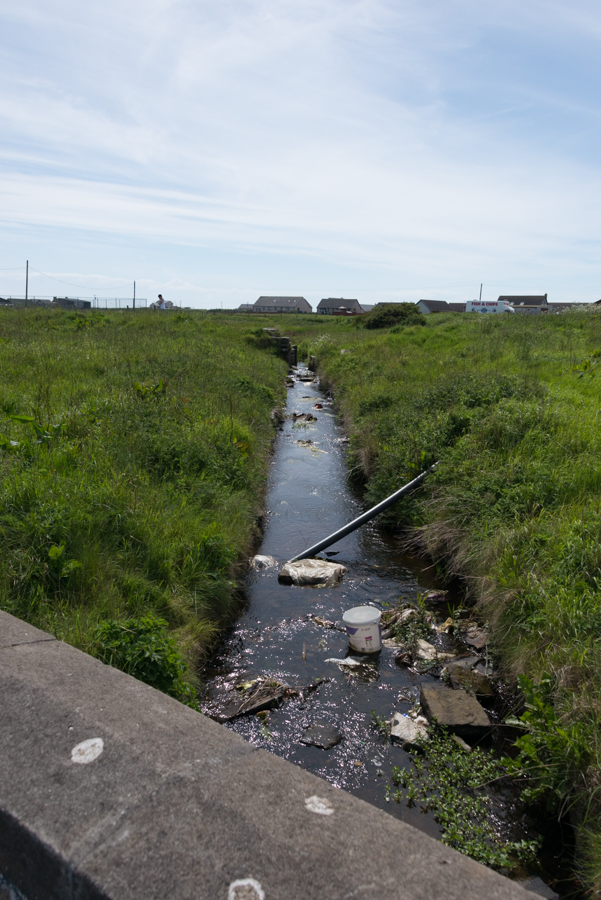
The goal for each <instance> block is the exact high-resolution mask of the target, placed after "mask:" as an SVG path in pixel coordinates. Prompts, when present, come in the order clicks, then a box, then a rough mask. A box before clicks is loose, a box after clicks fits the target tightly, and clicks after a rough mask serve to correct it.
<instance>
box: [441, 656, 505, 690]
mask: <svg viewBox="0 0 601 900" xmlns="http://www.w3.org/2000/svg"><path fill="white" fill-rule="evenodd" d="M447 670H448V672H449V679H450V681H451V686H452V687H454V688H465V690H468V691H472V692H473V693H474V694H476V696H477V697H493V696H494V693H495V692H494V691H493V688H492V684H491V683H490V678H487V677H486V675H481V674H480V672H473V671H470V669H468V668H466V667H465V666H457V665H455V663H449V665H448V666H447Z"/></svg>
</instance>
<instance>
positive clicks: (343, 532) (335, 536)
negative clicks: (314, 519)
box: [288, 463, 438, 562]
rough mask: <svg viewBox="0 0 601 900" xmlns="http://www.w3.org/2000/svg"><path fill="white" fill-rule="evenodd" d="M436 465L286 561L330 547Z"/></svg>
mask: <svg viewBox="0 0 601 900" xmlns="http://www.w3.org/2000/svg"><path fill="white" fill-rule="evenodd" d="M437 465H438V463H434V465H432V466H430V468H429V469H426V470H425V471H424V472H422V473H421V474H420V475H418V476H417V478H414V479H413V481H410V482H409V483H408V484H406V485H404V486H403V487H402V488H399V490H398V491H395V493H394V494H391V495H390V497H387V498H386V499H385V500H382V501H381V502H380V503H378V504H377V506H373V507H372V508H371V509H368V510H367V512H364V513H363V514H362V515H360V516H358V518H356V519H353V521H352V522H349V524H348V525H344V527H343V528H339V529H338V531H335V532H334V534H331V535H330V536H329V537H327V538H324V539H323V541H319V543H318V544H313V546H312V547H309V549H308V550H303V552H302V553H299V554H298V555H297V556H293V557H292V559H289V560H288V562H296V561H297V560H299V559H308V558H309V557H311V556H314V555H315V554H316V553H319V551H320V550H325V549H326V547H330V546H331V545H332V544H335V543H336V542H337V541H339V540H341V539H342V538H343V537H346V535H347V534H350V533H351V531H355V529H356V528H359V527H360V526H361V525H364V524H365V523H366V522H369V521H370V519H373V518H374V516H377V515H378V513H381V512H383V511H384V510H385V509H388V507H389V506H392V504H393V503H396V502H397V500H400V499H401V497H403V496H404V495H405V494H408V493H409V491H411V490H413V488H415V487H417V486H418V484H421V483H422V481H423V480H424V478H425V477H426V475H429V474H430V472H432V471H434V468H435V466H437Z"/></svg>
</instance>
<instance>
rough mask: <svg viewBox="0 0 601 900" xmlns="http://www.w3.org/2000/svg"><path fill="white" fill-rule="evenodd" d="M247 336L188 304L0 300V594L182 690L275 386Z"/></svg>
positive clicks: (252, 514) (246, 521) (223, 581)
mask: <svg viewBox="0 0 601 900" xmlns="http://www.w3.org/2000/svg"><path fill="white" fill-rule="evenodd" d="M255 343H256V341H255V338H254V336H253V335H252V334H250V333H249V328H248V326H246V327H236V328H233V329H232V328H231V327H230V325H229V323H227V322H226V321H224V320H215V319H214V318H213V317H211V316H207V315H202V314H200V313H199V314H190V315H186V314H180V313H166V314H162V313H158V312H152V311H137V312H135V313H134V312H113V313H110V312H109V313H105V312H103V313H97V312H92V313H85V314H80V313H70V312H64V311H58V310H51V311H46V310H14V311H12V310H2V311H0V372H1V380H0V543H1V546H2V553H1V554H0V604H1V607H2V608H3V609H5V610H7V611H8V612H11V613H13V614H14V615H16V616H19V617H21V618H23V619H26V620H27V621H29V622H32V623H33V624H35V625H37V626H39V627H41V628H43V629H46V630H49V631H51V632H53V633H54V634H55V635H56V636H57V637H59V638H61V639H63V640H66V641H68V642H70V643H72V644H74V645H75V646H77V647H80V648H81V649H83V650H86V651H88V652H91V653H94V654H96V655H99V656H100V657H101V658H104V659H107V660H109V661H111V660H113V661H117V663H119V664H120V665H121V667H122V668H125V669H126V670H128V671H131V672H132V674H141V677H144V678H145V680H150V681H151V682H152V683H154V682H153V678H154V676H152V675H149V674H148V672H149V670H148V665H149V664H150V662H152V661H153V660H154V661H155V662H156V664H157V666H158V668H159V669H160V668H161V666H163V668H164V669H165V671H166V672H170V673H171V676H172V677H171V676H169V677H171V681H169V678H168V679H167V681H165V678H163V677H162V676H161V675H160V673H159V674H157V677H156V678H155V679H154V681H156V683H157V684H159V683H160V685H161V686H162V687H163V689H169V684H171V685H172V689H171V692H172V693H174V694H175V695H176V696H180V697H181V698H182V699H189V697H190V696H191V694H190V691H189V690H188V688H187V687H182V685H183V684H184V681H187V682H188V684H190V683H194V681H195V671H196V666H197V663H198V660H199V658H200V657H201V656H202V654H203V653H205V652H206V650H207V648H208V647H210V645H211V643H212V641H214V639H215V637H216V636H217V635H218V634H219V631H220V629H221V628H222V627H223V625H224V623H225V622H227V621H228V620H229V619H230V618H231V615H232V612H233V609H234V606H235V603H236V578H237V574H238V571H239V563H240V561H241V560H242V559H243V558H244V556H245V554H247V553H248V552H249V549H250V547H251V544H252V542H253V540H255V539H256V536H257V529H256V520H257V516H258V515H259V513H260V505H261V497H262V492H263V486H264V479H265V474H266V468H267V462H268V457H269V451H270V447H271V442H272V440H273V433H274V431H273V424H272V419H271V417H270V414H271V411H272V409H273V407H274V406H275V405H276V404H277V403H281V402H282V399H283V395H284V390H285V388H284V375H285V371H286V368H285V365H284V363H283V362H282V361H281V360H279V359H278V358H277V357H275V356H274V355H273V353H270V352H266V351H265V350H262V349H259V348H257V347H256V346H255ZM143 620H144V621H143ZM107 623H108V624H107ZM115 623H117V626H118V625H119V623H121V624H122V626H123V627H121V628H119V627H117V626H115ZM140 623H142V624H141V625H140ZM115 627H117V631H115ZM132 634H135V635H137V638H136V641H137V642H134V644H135V646H134V644H132V642H131V641H132V639H131V635H132ZM119 636H121V638H122V640H121V643H119V640H117V639H118V638H119ZM109 638H110V640H109ZM126 651H127V652H126ZM124 653H125V655H124ZM174 653H175V655H176V656H177V654H179V658H180V660H181V661H182V665H183V666H184V668H182V667H181V666H180V664H179V663H177V660H176V659H175V657H174ZM136 660H137V662H135V661H136ZM149 661H150V662H149ZM134 662H135V664H134ZM178 666H179V668H178ZM145 667H146V668H145ZM155 668H156V666H155ZM157 672H158V669H157ZM144 673H146V675H145V674H144ZM184 675H185V676H186V677H185V679H184V677H183V676H184Z"/></svg>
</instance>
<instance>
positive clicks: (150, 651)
mask: <svg viewBox="0 0 601 900" xmlns="http://www.w3.org/2000/svg"><path fill="white" fill-rule="evenodd" d="M167 628H168V623H167V622H165V620H164V619H158V618H156V616H152V615H151V616H142V618H141V619H125V620H124V621H115V620H110V621H105V622H102V623H101V624H100V625H99V626H98V627H97V628H96V631H95V634H94V640H95V645H96V655H97V656H98V658H99V659H101V660H102V661H103V662H105V663H107V664H108V665H109V666H115V668H117V669H121V670H122V671H123V672H127V673H128V675H133V677H134V678H138V679H139V680H140V681H144V682H145V683H146V684H149V685H151V686H152V687H154V688H157V690H159V691H163V693H165V694H169V695H170V696H171V697H175V698H176V700H180V701H181V702H182V703H186V704H187V705H189V706H192V707H193V708H194V709H198V704H197V703H196V699H195V696H194V691H193V689H192V688H191V686H190V685H189V684H188V683H187V682H186V680H185V676H186V667H185V666H184V664H183V662H182V658H181V654H180V652H179V647H178V646H177V642H176V641H175V640H174V638H173V637H172V636H171V635H169V634H168V632H167Z"/></svg>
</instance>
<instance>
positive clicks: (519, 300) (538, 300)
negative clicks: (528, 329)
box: [499, 294, 547, 306]
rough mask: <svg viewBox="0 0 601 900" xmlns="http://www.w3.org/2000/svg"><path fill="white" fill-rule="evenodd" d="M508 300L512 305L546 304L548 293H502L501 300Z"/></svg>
mask: <svg viewBox="0 0 601 900" xmlns="http://www.w3.org/2000/svg"><path fill="white" fill-rule="evenodd" d="M501 300H506V301H507V302H508V303H511V305H512V306H546V305H547V295H546V294H530V295H529V294H519V295H515V296H511V295H510V294H501V296H500V297H499V301H501Z"/></svg>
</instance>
